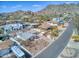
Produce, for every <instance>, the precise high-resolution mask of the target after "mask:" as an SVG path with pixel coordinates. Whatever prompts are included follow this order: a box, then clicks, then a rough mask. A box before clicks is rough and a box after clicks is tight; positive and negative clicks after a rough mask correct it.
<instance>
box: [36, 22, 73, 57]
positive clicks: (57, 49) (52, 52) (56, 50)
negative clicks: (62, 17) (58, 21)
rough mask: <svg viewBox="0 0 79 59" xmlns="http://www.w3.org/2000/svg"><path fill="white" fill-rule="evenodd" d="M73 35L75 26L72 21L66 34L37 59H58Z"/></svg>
mask: <svg viewBox="0 0 79 59" xmlns="http://www.w3.org/2000/svg"><path fill="white" fill-rule="evenodd" d="M72 33H73V25H72V21H71V22H69V25H68V27H67V29H66V30H65V32H64V33H63V34H62V35H61V36H60V37H59V38H58V39H57V40H56V41H55V42H53V43H52V44H51V45H50V46H48V48H47V49H45V50H44V51H43V52H41V53H40V54H38V55H36V56H35V58H56V57H58V55H59V54H60V53H61V52H62V51H63V49H64V48H65V46H66V45H67V43H68V42H69V39H70V37H71V35H72Z"/></svg>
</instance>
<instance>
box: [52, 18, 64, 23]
mask: <svg viewBox="0 0 79 59" xmlns="http://www.w3.org/2000/svg"><path fill="white" fill-rule="evenodd" d="M52 21H53V23H58V24H64V21H63V20H62V19H61V18H53V19H52Z"/></svg>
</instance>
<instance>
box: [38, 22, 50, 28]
mask: <svg viewBox="0 0 79 59" xmlns="http://www.w3.org/2000/svg"><path fill="white" fill-rule="evenodd" d="M39 27H40V28H42V29H48V28H51V25H50V24H49V23H48V22H44V23H42V24H41V25H40V26H39Z"/></svg>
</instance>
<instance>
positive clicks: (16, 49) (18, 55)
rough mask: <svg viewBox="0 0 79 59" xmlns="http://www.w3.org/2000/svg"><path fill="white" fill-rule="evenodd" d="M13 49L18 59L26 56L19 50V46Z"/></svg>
mask: <svg viewBox="0 0 79 59" xmlns="http://www.w3.org/2000/svg"><path fill="white" fill-rule="evenodd" d="M11 49H12V51H13V52H14V53H15V54H16V56H17V57H22V56H24V52H23V51H22V50H21V49H20V48H18V46H13V47H11Z"/></svg>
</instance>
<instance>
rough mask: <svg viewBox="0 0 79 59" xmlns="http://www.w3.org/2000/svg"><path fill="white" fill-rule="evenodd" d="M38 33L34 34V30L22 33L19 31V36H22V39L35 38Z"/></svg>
mask: <svg viewBox="0 0 79 59" xmlns="http://www.w3.org/2000/svg"><path fill="white" fill-rule="evenodd" d="M35 36H36V35H35V34H33V32H32V33H31V32H20V33H17V38H20V39H22V40H28V39H29V40H34V37H35Z"/></svg>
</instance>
